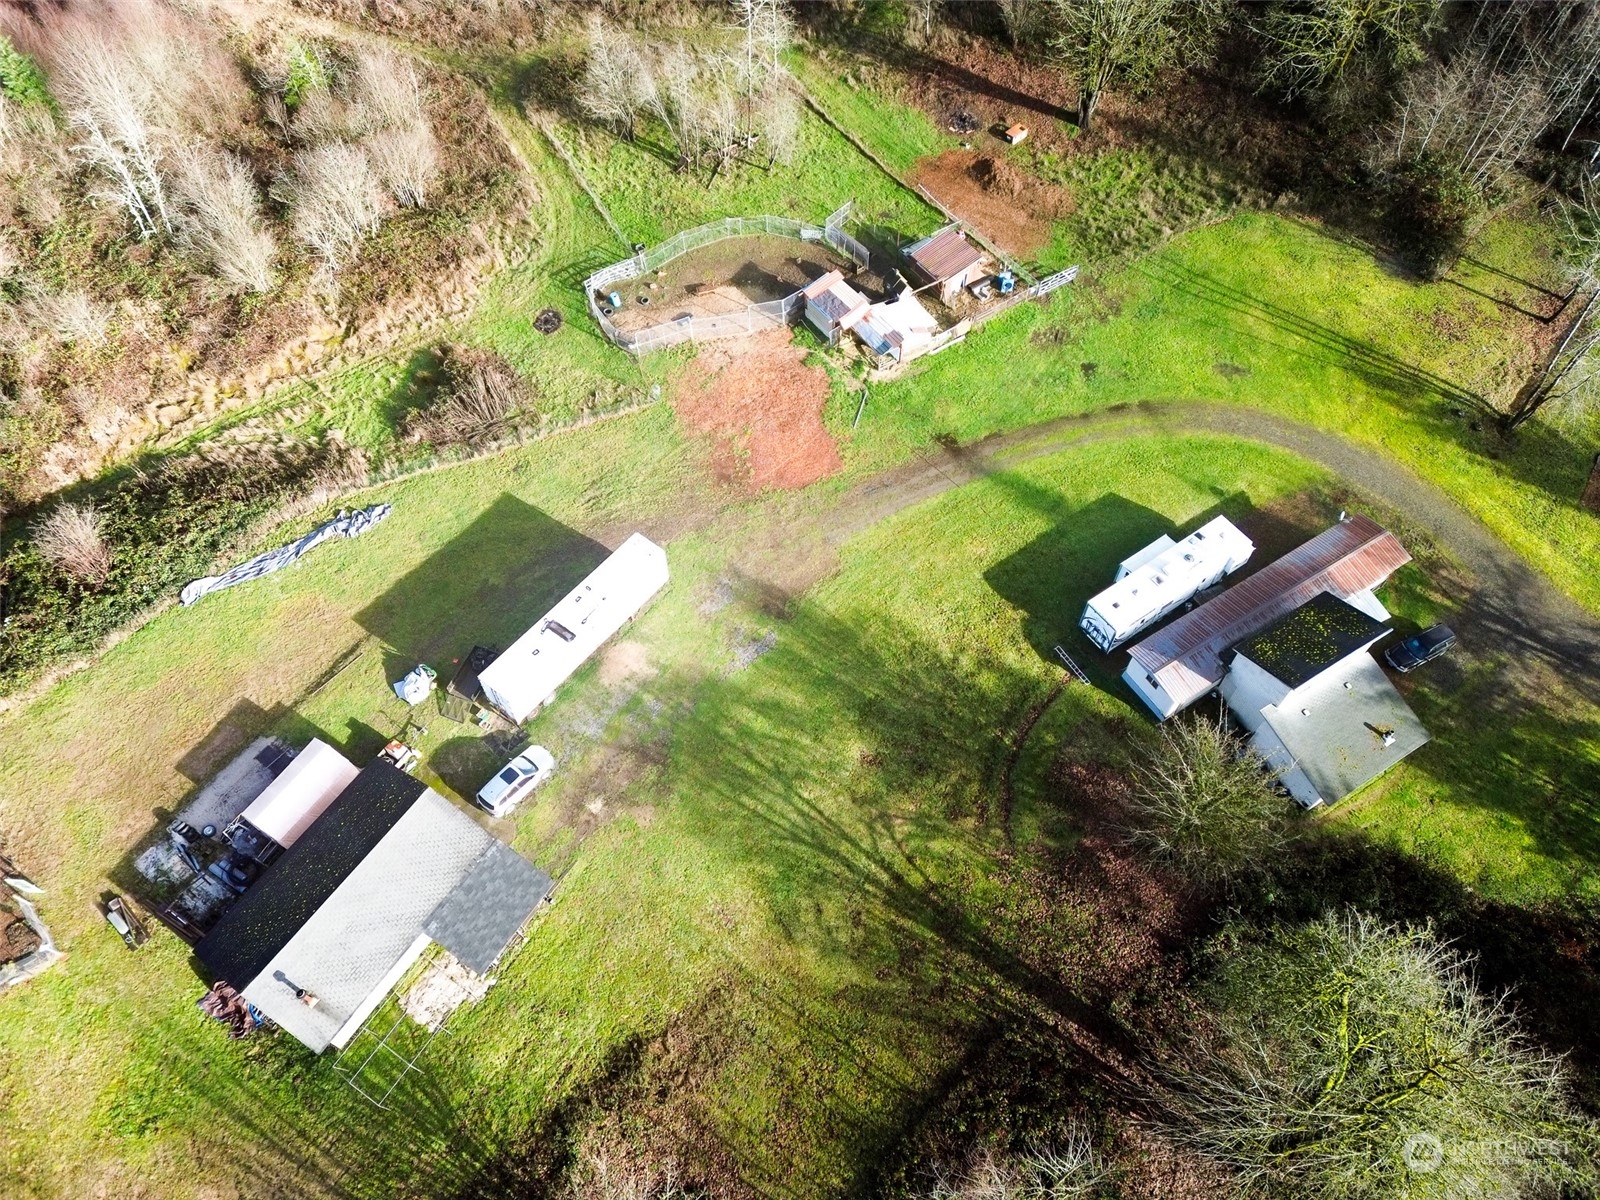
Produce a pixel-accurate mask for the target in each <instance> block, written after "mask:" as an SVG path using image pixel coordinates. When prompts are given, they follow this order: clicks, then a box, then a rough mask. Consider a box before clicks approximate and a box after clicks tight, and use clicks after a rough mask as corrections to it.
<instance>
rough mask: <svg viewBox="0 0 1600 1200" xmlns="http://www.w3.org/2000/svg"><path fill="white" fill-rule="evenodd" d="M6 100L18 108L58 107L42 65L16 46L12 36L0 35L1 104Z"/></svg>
mask: <svg viewBox="0 0 1600 1200" xmlns="http://www.w3.org/2000/svg"><path fill="white" fill-rule="evenodd" d="M4 102H10V103H12V104H15V105H16V106H17V107H18V108H26V107H28V106H30V105H37V106H38V107H40V108H54V107H55V100H54V98H53V97H52V96H51V95H50V88H49V85H48V84H46V82H45V78H44V72H43V71H41V70H39V64H38V63H36V62H34V61H33V59H31V58H29V57H28V56H27V55H26V54H23V53H22V52H21V51H20V50H18V49H17V48H16V47H15V46H14V45H12V44H11V41H10V39H8V38H6V37H5V36H4V35H0V103H4Z"/></svg>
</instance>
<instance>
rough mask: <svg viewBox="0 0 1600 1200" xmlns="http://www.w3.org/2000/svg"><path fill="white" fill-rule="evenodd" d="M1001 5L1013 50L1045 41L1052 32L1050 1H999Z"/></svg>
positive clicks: (1001, 13) (1001, 12) (1001, 14)
mask: <svg viewBox="0 0 1600 1200" xmlns="http://www.w3.org/2000/svg"><path fill="white" fill-rule="evenodd" d="M999 5H1000V16H1001V19H1002V20H1004V21H1005V23H1006V33H1007V34H1009V35H1010V37H1011V48H1012V49H1013V50H1020V49H1022V48H1023V47H1024V46H1034V45H1038V44H1039V43H1041V42H1043V41H1044V39H1045V37H1046V35H1047V34H1048V33H1049V30H1050V12H1049V9H1050V0H999Z"/></svg>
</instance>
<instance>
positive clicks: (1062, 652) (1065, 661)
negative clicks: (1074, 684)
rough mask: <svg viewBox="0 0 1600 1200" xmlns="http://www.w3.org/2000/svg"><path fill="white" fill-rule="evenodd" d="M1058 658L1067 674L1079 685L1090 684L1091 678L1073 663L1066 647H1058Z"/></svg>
mask: <svg viewBox="0 0 1600 1200" xmlns="http://www.w3.org/2000/svg"><path fill="white" fill-rule="evenodd" d="M1056 657H1057V658H1059V659H1060V660H1061V665H1062V666H1063V667H1065V668H1066V669H1067V673H1068V674H1069V675H1071V676H1072V677H1073V678H1074V679H1076V680H1077V681H1078V682H1079V683H1088V682H1089V677H1088V676H1087V675H1085V674H1084V673H1083V668H1082V667H1080V666H1079V665H1078V664H1077V663H1075V662H1073V661H1072V655H1070V654H1068V653H1067V648H1066V647H1065V646H1060V645H1058V646H1057V647H1056Z"/></svg>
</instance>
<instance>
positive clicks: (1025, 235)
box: [912, 150, 1074, 255]
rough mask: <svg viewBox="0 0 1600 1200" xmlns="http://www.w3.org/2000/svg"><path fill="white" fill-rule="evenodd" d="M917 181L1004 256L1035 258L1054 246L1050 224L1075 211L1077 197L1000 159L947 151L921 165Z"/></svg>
mask: <svg viewBox="0 0 1600 1200" xmlns="http://www.w3.org/2000/svg"><path fill="white" fill-rule="evenodd" d="M912 180H913V182H915V183H919V184H921V185H922V186H923V187H925V188H927V189H928V191H930V192H932V193H933V194H934V195H935V196H936V197H938V199H939V202H940V203H941V204H943V205H944V206H945V207H946V208H948V209H949V210H950V211H951V212H953V213H955V214H956V215H957V216H958V217H960V218H961V219H962V220H963V221H967V222H969V223H970V224H971V225H972V226H973V227H974V228H975V229H977V230H978V231H979V232H980V233H982V234H983V235H984V236H985V237H986V238H988V239H989V240H990V241H992V242H994V243H995V244H996V245H998V246H999V247H1000V248H1001V249H1003V250H1008V251H1010V252H1011V253H1012V254H1019V255H1028V254H1032V253H1034V252H1035V251H1036V250H1038V249H1039V248H1040V247H1041V246H1043V245H1044V244H1045V243H1046V242H1047V241H1049V240H1050V223H1051V222H1052V221H1053V220H1055V219H1056V218H1058V217H1064V216H1066V215H1067V214H1068V213H1070V212H1072V210H1073V207H1074V205H1073V202H1072V195H1071V193H1069V192H1068V191H1067V190H1066V189H1065V188H1062V187H1058V186H1056V185H1055V184H1053V183H1043V182H1041V181H1039V180H1037V179H1033V178H1031V177H1030V176H1028V175H1027V174H1025V173H1024V172H1023V171H1022V170H1021V169H1020V168H1019V167H1017V166H1016V164H1014V163H1012V162H1011V161H1009V160H1008V159H1005V158H1003V157H1000V156H998V155H988V154H984V155H980V154H979V153H978V152H977V151H974V150H946V151H945V152H944V153H943V154H939V155H935V156H934V157H932V158H925V159H923V160H922V161H921V162H919V163H918V164H917V169H916V171H915V172H914V173H913V174H912Z"/></svg>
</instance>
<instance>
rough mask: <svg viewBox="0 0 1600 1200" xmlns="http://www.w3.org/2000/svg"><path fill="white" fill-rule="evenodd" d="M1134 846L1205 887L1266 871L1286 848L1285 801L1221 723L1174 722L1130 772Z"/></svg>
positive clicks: (1201, 719)
mask: <svg viewBox="0 0 1600 1200" xmlns="http://www.w3.org/2000/svg"><path fill="white" fill-rule="evenodd" d="M1128 807H1129V812H1130V816H1131V825H1132V828H1131V830H1130V835H1131V840H1132V842H1133V843H1134V845H1136V846H1138V847H1139V848H1140V849H1142V850H1144V851H1145V852H1146V853H1148V854H1151V855H1152V856H1154V857H1156V858H1158V859H1162V860H1165V861H1167V862H1169V863H1171V864H1172V865H1174V866H1176V867H1177V868H1179V869H1180V870H1182V871H1183V872H1184V873H1185V874H1188V875H1191V876H1193V877H1195V878H1197V879H1202V880H1217V879H1224V878H1227V877H1228V876H1230V875H1234V874H1237V873H1238V872H1240V871H1243V870H1246V869H1249V868H1252V867H1258V866H1260V865H1262V864H1263V863H1264V862H1265V860H1266V858H1267V856H1268V855H1270V854H1271V853H1272V852H1273V851H1274V850H1276V849H1278V848H1279V847H1281V846H1282V845H1283V844H1284V841H1285V840H1286V833H1285V813H1286V808H1285V802H1284V801H1283V799H1282V798H1281V797H1280V796H1278V795H1277V793H1276V791H1275V789H1274V788H1273V785H1272V778H1271V776H1270V775H1269V774H1268V773H1267V772H1266V770H1265V769H1264V767H1263V765H1262V762H1261V760H1260V759H1259V758H1257V757H1256V756H1255V755H1254V754H1251V753H1249V752H1248V751H1247V750H1246V749H1245V746H1244V744H1243V742H1242V740H1241V739H1240V738H1239V737H1237V736H1236V735H1235V734H1233V733H1231V732H1230V731H1229V730H1228V729H1227V727H1226V726H1224V725H1223V724H1222V723H1221V722H1220V721H1212V720H1209V719H1207V718H1205V717H1197V718H1194V719H1192V720H1181V719H1180V720H1175V721H1171V722H1169V723H1168V724H1166V725H1165V726H1163V727H1162V730H1161V742H1160V743H1159V745H1157V746H1156V747H1155V748H1154V749H1153V750H1150V751H1149V752H1147V753H1146V754H1145V755H1144V757H1143V759H1142V760H1141V761H1140V762H1139V763H1138V764H1137V765H1136V767H1135V768H1134V772H1133V795H1132V798H1131V800H1130V802H1129V806H1128Z"/></svg>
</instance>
